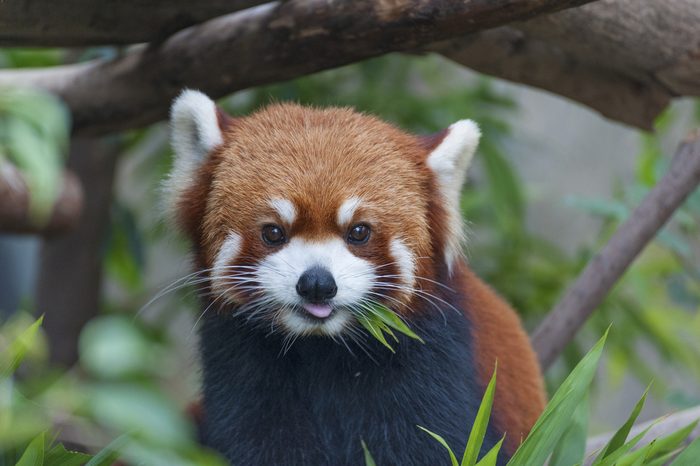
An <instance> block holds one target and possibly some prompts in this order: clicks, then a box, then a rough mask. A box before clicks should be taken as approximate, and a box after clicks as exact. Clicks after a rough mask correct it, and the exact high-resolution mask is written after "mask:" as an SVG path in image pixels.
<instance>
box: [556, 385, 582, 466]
mask: <svg viewBox="0 0 700 466" xmlns="http://www.w3.org/2000/svg"><path fill="white" fill-rule="evenodd" d="M588 410H589V407H588V397H587V396H586V397H584V399H583V401H582V402H581V404H579V406H578V407H577V408H576V411H574V415H573V417H572V419H571V423H570V425H569V427H568V428H567V429H566V432H564V435H562V437H561V439H560V440H559V443H557V446H556V447H555V448H554V451H553V452H552V457H551V458H550V460H549V466H571V465H572V464H578V463H581V462H582V461H583V458H584V456H585V454H586V439H587V434H588Z"/></svg>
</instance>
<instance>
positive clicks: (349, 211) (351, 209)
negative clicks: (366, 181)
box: [338, 196, 362, 226]
mask: <svg viewBox="0 0 700 466" xmlns="http://www.w3.org/2000/svg"><path fill="white" fill-rule="evenodd" d="M361 202H362V199H360V198H359V197H356V196H353V197H351V198H348V199H347V200H345V202H343V203H342V204H341V205H340V207H339V208H338V225H340V226H343V225H347V224H348V223H350V221H351V220H352V217H353V215H355V211H356V210H357V208H358V207H360V203H361Z"/></svg>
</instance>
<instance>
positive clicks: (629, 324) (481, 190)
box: [0, 48, 700, 464]
mask: <svg viewBox="0 0 700 466" xmlns="http://www.w3.org/2000/svg"><path fill="white" fill-rule="evenodd" d="M89 53H90V56H96V55H98V56H99V55H101V56H109V54H112V53H114V50H113V49H108V48H106V49H104V50H103V49H94V50H91V51H90V52H89ZM66 54H67V52H65V51H63V50H60V49H51V50H26V49H23V50H11V49H4V50H3V49H0V65H2V66H3V67H26V66H48V65H52V64H58V63H61V62H64V61H66V60H67V59H68V58H67V56H66ZM79 58H85V57H79ZM72 59H75V57H73V58H72ZM284 100H292V101H296V102H301V103H305V104H313V105H346V106H352V107H355V108H357V109H359V110H362V111H364V112H368V113H372V114H375V115H378V116H380V117H381V118H383V119H386V120H388V121H391V122H393V123H395V124H396V125H398V126H400V127H402V128H405V129H407V130H410V131H413V132H416V133H430V132H434V131H438V130H440V129H442V128H445V127H446V126H448V125H449V124H451V123H452V122H454V121H455V120H458V119H460V118H472V119H474V120H476V121H477V122H478V123H479V124H480V125H481V127H482V130H483V133H484V138H483V140H482V143H481V146H480V149H479V154H478V156H477V158H476V161H475V164H474V166H473V168H472V171H471V173H470V176H469V180H468V182H467V185H466V189H465V191H464V198H463V212H464V218H465V220H466V221H467V222H468V223H469V225H470V239H469V247H468V256H469V260H470V262H471V264H472V267H473V268H474V269H475V270H476V271H477V272H478V273H479V275H481V276H482V277H483V278H485V279H486V281H487V282H488V283H490V284H491V285H492V286H493V287H494V288H495V289H497V290H498V291H499V292H500V293H501V294H502V295H503V296H505V297H506V298H507V299H508V300H509V301H510V302H511V303H512V304H513V305H514V307H515V308H516V309H517V310H518V311H519V312H520V314H521V316H522V319H523V321H524V322H525V325H526V327H527V328H528V329H529V330H532V329H533V328H534V326H535V325H536V323H537V322H538V321H539V320H540V319H541V317H542V316H543V315H544V314H546V313H547V312H548V310H549V309H551V307H552V306H553V304H554V303H555V302H556V301H557V298H558V297H559V296H560V295H561V293H562V291H563V290H564V288H565V287H566V286H567V284H569V283H570V282H571V281H572V280H573V279H574V278H575V277H576V276H577V274H578V273H579V272H580V270H581V269H582V268H583V266H584V265H585V263H586V262H587V261H588V259H590V257H591V256H592V254H593V253H594V252H595V251H596V250H597V249H598V248H599V247H600V246H601V245H602V244H604V243H605V241H606V239H607V238H608V237H609V236H610V234H611V233H612V232H613V231H614V229H615V228H616V226H617V225H618V224H619V223H620V221H622V220H624V219H625V218H626V217H627V216H628V215H629V213H630V211H631V209H632V208H634V206H636V205H637V204H638V202H639V201H640V200H641V198H642V197H643V196H644V194H645V193H646V192H648V190H649V189H650V188H651V187H652V186H653V185H654V183H655V182H656V181H657V180H658V179H659V177H660V176H661V174H663V173H664V171H665V169H666V167H667V164H668V162H669V160H670V155H671V154H672V153H673V152H674V150H675V148H676V147H675V145H676V144H677V142H678V141H680V140H681V139H682V138H683V137H684V136H685V134H686V133H687V132H688V130H689V129H691V128H693V127H696V126H698V123H700V105H698V103H697V102H695V101H692V100H689V99H688V100H680V101H677V102H676V103H675V104H674V105H673V106H672V107H670V108H669V109H668V110H667V111H666V112H665V113H664V114H663V115H662V116H661V117H659V118H658V120H657V122H656V130H655V132H654V133H643V132H640V131H638V130H635V129H630V128H629V127H626V126H623V125H621V124H617V123H613V122H610V121H608V120H606V119H604V118H603V117H601V116H599V115H598V114H597V113H594V112H592V111H591V110H588V109H586V108H584V107H582V106H580V105H578V104H574V103H571V102H570V101H567V100H565V99H563V98H561V97H557V96H553V95H550V94H547V93H544V92H542V91H536V90H532V89H530V88H527V87H524V86H520V85H514V84H510V83H506V82H502V81H498V80H494V79H490V78H486V77H484V76H481V75H478V74H475V73H473V72H471V71H468V70H466V69H464V68H462V67H460V66H459V65H455V64H453V63H452V62H450V61H449V60H447V59H445V58H442V57H439V56H434V55H424V56H408V55H388V56H385V57H382V58H378V59H373V60H369V61H366V62H363V63H361V64H356V65H351V66H346V67H343V68H339V69H336V70H332V71H327V72H322V73H318V74H315V75H311V76H308V77H304V78H301V79H297V80H294V81H290V82H284V83H281V84H276V85H272V86H264V87H258V88H254V89H249V90H245V91H242V92H238V93H235V94H233V95H231V96H229V97H228V98H226V99H223V100H221V101H220V104H221V106H222V107H223V108H225V109H226V110H227V111H228V112H230V113H231V114H233V115H242V114H247V113H250V112H252V111H254V110H255V109H256V108H258V107H259V106H261V105H265V104H266V103H268V102H271V101H284ZM41 105H44V104H41ZM41 105H39V106H37V107H35V111H36V112H39V113H42V112H45V111H48V110H45V109H44V107H42V106H41ZM45 105H46V106H47V108H48V107H51V106H55V105H58V104H56V103H55V102H52V101H51V100H50V99H48V100H47V101H46V103H45ZM59 107H60V105H59ZM42 109H44V110H42ZM12 111H13V110H12V107H11V106H9V105H8V106H6V107H4V108H3V107H1V106H0V118H9V117H8V115H12ZM62 115H63V118H66V117H65V114H62ZM57 124H58V125H59V126H60V124H61V123H60V122H59V123H57ZM63 124H64V125H67V124H68V122H67V120H66V121H65V122H64V123H63ZM3 138H4V139H3ZM8 138H9V139H8ZM10 140H11V136H8V135H4V136H2V137H0V141H2V142H0V144H5V146H4V147H0V149H2V150H0V159H1V158H2V156H3V154H5V155H8V154H9V155H13V154H12V144H10V143H9V142H8V141H10ZM57 144H58V146H57V149H56V153H58V154H59V156H57V157H59V162H60V163H57V165H56V166H57V167H59V168H58V169H56V170H60V164H61V163H63V158H64V157H65V154H66V150H65V149H66V145H65V141H64V142H62V143H61V142H60V141H59V142H57ZM61 144H63V146H61ZM71 150H72V152H73V153H72V155H73V156H74V157H73V156H72V158H71V163H73V164H81V163H82V166H78V167H77V170H78V171H82V173H91V175H90V179H91V180H92V182H93V184H94V186H92V188H90V186H89V185H86V190H87V189H93V191H92V192H93V193H96V194H94V195H93V196H88V197H86V200H85V202H86V212H90V215H93V217H92V218H97V219H98V220H97V225H98V227H99V228H96V229H93V230H88V231H82V232H81V234H80V235H79V236H77V237H73V238H67V237H65V236H61V235H58V236H54V237H51V238H48V239H46V240H42V239H40V238H38V237H35V236H21V235H0V313H1V315H2V319H1V321H2V322H4V323H3V324H2V330H1V331H0V334H2V335H4V338H5V339H9V338H10V337H11V336H12V335H16V334H17V333H18V332H19V331H20V329H23V328H25V327H26V326H27V325H28V324H30V323H31V322H33V320H34V318H35V317H37V316H40V315H44V316H45V317H44V325H43V329H42V330H40V331H39V333H38V334H37V337H36V339H35V340H34V342H33V344H32V346H31V349H30V351H29V354H28V358H29V364H27V365H26V367H24V368H23V371H24V373H23V376H24V380H25V383H28V384H29V386H30V388H31V389H30V390H29V392H28V393H29V394H30V395H27V399H28V400H30V401H31V403H32V404H34V405H36V406H37V409H36V410H35V411H36V412H35V413H34V414H33V416H28V417H27V419H24V420H23V421H22V423H23V424H22V428H21V429H20V428H19V425H20V424H19V423H18V422H19V421H15V422H14V423H13V424H12V427H11V428H10V427H8V426H7V425H5V429H6V430H5V431H3V422H2V418H0V438H4V439H5V440H3V442H6V443H7V442H11V441H16V442H18V443H19V442H20V441H25V440H26V438H28V436H29V435H31V434H32V433H34V432H36V431H37V429H38V428H39V427H40V426H45V425H46V424H47V423H48V424H52V425H59V426H61V429H60V434H59V436H60V438H61V439H63V440H65V441H66V442H68V443H69V444H70V442H71V441H75V442H76V443H83V444H87V445H90V444H94V445H103V444H105V442H106V441H107V440H111V439H112V438H114V437H115V435H116V434H117V433H119V432H123V431H125V430H128V429H131V428H136V427H144V426H145V428H144V431H148V430H149V429H150V430H151V431H152V432H160V434H159V435H158V437H159V438H158V439H152V438H151V439H149V438H141V439H140V440H139V441H138V442H136V443H135V444H134V446H133V448H132V450H131V455H132V456H133V457H134V458H151V459H152V461H156V462H153V463H148V464H177V461H185V460H187V461H195V460H193V458H199V459H198V460H197V461H204V460H202V459H201V458H204V457H205V456H206V455H208V453H207V452H202V451H200V450H198V448H197V447H196V445H195V444H194V442H193V441H192V427H191V425H189V424H188V419H187V417H186V416H184V415H183V413H184V412H185V410H186V407H187V405H188V404H189V403H190V402H191V401H192V400H195V399H196V398H197V393H198V386H199V369H198V360H197V351H196V348H197V319H198V317H199V315H200V312H201V309H200V308H199V306H198V303H197V300H196V297H195V289H194V288H193V287H187V286H184V287H182V286H180V285H181V284H183V282H182V281H178V280H179V279H181V278H182V277H185V276H186V275H187V274H188V273H190V272H191V269H190V261H189V256H188V247H187V244H186V243H185V242H184V241H183V239H182V238H180V237H178V236H177V235H175V234H173V232H172V231H169V229H168V228H167V227H166V226H165V225H164V223H163V218H162V216H161V209H160V208H159V201H158V187H159V183H160V181H161V180H162V178H163V176H164V174H165V173H166V172H167V170H168V168H169V165H170V159H171V150H170V147H169V145H168V128H167V125H166V124H165V123H158V124H155V125H152V126H150V127H148V128H145V129H141V130H137V131H129V132H127V133H123V134H119V135H115V136H111V137H109V138H102V139H87V140H82V141H77V143H76V144H74V145H73V147H72V149H71ZM14 156H15V157H19V158H21V157H22V155H21V154H20V155H18V154H14ZM91 157H100V158H103V162H104V159H106V160H107V161H106V162H104V163H102V164H101V168H99V167H97V168H95V167H92V168H91V167H89V166H88V167H86V166H85V164H86V162H85V160H86V159H90V158H91ZM81 160H83V161H82V162H81ZM271 163H274V161H271ZM25 166H26V167H28V168H27V171H28V172H31V171H32V170H37V171H41V170H42V168H41V167H39V168H36V164H34V165H32V164H31V163H27V164H26V165H25ZM105 167H107V168H105ZM74 168H75V166H74ZM90 170H94V171H92V172H91V171H90ZM105 170H106V172H107V173H106V174H105ZM110 170H114V171H115V173H116V176H115V178H114V182H113V185H112V184H111V183H110V182H109V180H110V179H111V176H110V173H109V172H110ZM41 176H43V175H41ZM47 176H49V175H47ZM40 179H41V178H40ZM105 180H106V181H105ZM38 183H41V181H39V182H38ZM100 225H101V226H100ZM699 227H700V192H695V193H694V195H693V196H692V197H691V198H690V199H689V200H688V201H687V203H686V204H685V206H684V207H683V208H682V209H681V210H680V211H679V212H677V214H676V215H675V216H674V218H673V220H672V221H671V222H670V224H669V225H668V226H667V227H666V228H664V230H663V231H662V232H661V234H659V235H658V237H657V238H656V240H655V241H654V243H653V244H651V245H650V246H649V247H648V248H647V249H646V250H645V251H644V253H643V255H642V256H641V257H640V258H639V259H638V260H637V262H636V263H635V264H634V265H633V267H632V268H631V269H630V270H629V271H628V272H627V273H626V274H625V276H624V278H623V279H622V280H621V282H620V283H619V284H618V285H617V286H616V287H615V289H614V291H613V292H612V293H611V295H610V296H609V297H608V298H607V299H606V300H605V302H604V304H603V305H602V306H601V307H600V309H599V310H598V311H596V313H595V314H594V316H593V317H592V318H591V319H590V320H589V322H588V323H587V325H586V329H585V330H584V331H583V332H581V334H579V336H578V337H577V339H576V341H575V342H574V343H573V344H571V345H569V347H568V348H567V350H566V352H565V354H564V356H563V357H562V358H560V361H558V363H557V364H556V365H555V366H554V368H553V369H552V370H550V371H549V373H548V383H550V385H551V386H552V387H556V386H557V385H558V384H559V383H560V381H561V380H562V378H563V377H564V376H565V375H566V374H568V373H569V371H570V370H571V369H572V368H573V366H574V365H575V364H576V362H578V361H579V360H580V358H581V357H582V355H583V354H585V352H586V351H587V350H588V349H589V348H590V346H591V345H592V343H593V342H595V340H597V338H598V337H599V336H600V335H601V334H602V333H603V332H604V331H605V329H606V328H607V327H608V325H609V324H610V323H611V322H612V330H611V333H610V338H609V340H608V343H607V346H606V351H605V359H604V362H603V364H602V365H601V369H600V377H599V378H598V379H597V381H596V385H595V388H594V391H593V393H592V395H591V400H590V403H591V406H592V418H591V422H590V426H589V429H590V431H591V433H592V434H594V433H599V432H604V431H608V430H611V429H613V428H614V427H616V426H618V425H620V424H621V423H622V422H623V421H624V419H625V418H626V417H627V414H628V413H629V411H630V410H631V409H632V407H633V406H634V404H635V402H636V401H637V399H638V398H639V397H640V396H641V394H642V392H643V391H644V389H645V387H646V386H648V385H649V384H650V383H652V382H653V384H652V387H651V391H650V402H648V403H647V406H646V408H645V410H644V411H643V413H642V416H641V419H650V418H655V417H658V416H660V415H662V414H666V413H668V412H671V411H674V410H678V409H682V408H686V407H691V406H695V405H698V404H700V383H699V381H700V312H699V311H700V234H699ZM74 236H75V235H74ZM32 316H34V317H32ZM83 322H87V324H86V325H85V327H84V328H82V330H81V327H82V325H83ZM78 335H79V336H78ZM1 338H3V337H0V339H1ZM66 368H69V369H66ZM66 370H67V372H66ZM26 393H27V392H26V391H25V394H26ZM1 413H2V399H1V398H0V414H1ZM5 424H7V422H6V423H5ZM24 424H26V426H24ZM38 426H39V427H38ZM22 429H25V430H22ZM10 431H11V432H10ZM25 431H26V432H25ZM10 433H11V434H12V436H10ZM12 438H15V440H8V439H12ZM78 439H79V440H80V442H78ZM169 442H170V443H169ZM171 445H178V447H177V448H176V449H174V450H169V452H168V454H170V455H176V456H177V455H179V456H177V458H176V459H173V458H174V457H166V456H164V453H163V451H164V450H165V449H166V447H168V446H171ZM149 455H150V456H149ZM198 455H200V456H198ZM201 455H204V456H201ZM164 457H165V458H169V459H166V461H172V462H171V463H167V462H166V463H163V462H162V461H164V459H163V458H164ZM207 458H209V457H208V456H207ZM176 460H177V461H176ZM0 461H1V459H0ZM207 461H209V460H207ZM211 461H215V460H213V459H211ZM8 464H11V463H9V462H8ZM195 464H203V463H201V462H200V463H196V461H195Z"/></svg>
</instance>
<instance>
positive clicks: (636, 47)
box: [429, 0, 700, 129]
mask: <svg viewBox="0 0 700 466" xmlns="http://www.w3.org/2000/svg"><path fill="white" fill-rule="evenodd" d="M698 22H700V9H698V7H697V2H696V1H695V0H675V1H673V2H663V1H657V2H639V1H637V0H601V1H599V2H595V3H593V4H590V5H585V6H582V7H581V8H574V9H569V10H566V11H562V12H559V13H556V14H552V15H546V16H541V17H538V18H535V19H533V20H530V21H526V22H521V23H514V24H510V25H508V26H507V27H502V28H498V29H495V30H490V31H484V32H482V33H479V34H474V35H472V36H467V37H462V38H456V39H452V40H450V41H447V42H443V43H439V44H434V45H432V46H430V47H429V50H433V51H436V52H439V53H442V54H443V55H445V56H446V57H448V58H451V59H453V60H455V61H457V62H459V63H461V64H463V65H465V66H468V67H470V68H473V69H475V70H477V71H480V72H482V73H486V74H490V75H493V76H497V77H500V78H504V79H508V80H511V81H515V82H519V83H523V84H528V85H531V86H535V87H539V88H542V89H545V90H548V91H551V92H554V93H556V94H560V95H563V96H565V97H568V98H571V99H573V100H576V101H578V102H581V103H583V104H585V105H587V106H589V107H591V108H593V109H595V110H598V111H599V112H601V113H602V114H603V115H605V116H607V117H609V118H612V119H614V120H618V121H622V122H624V123H627V124H630V125H633V126H637V127H640V128H644V129H651V128H652V124H653V120H654V118H655V117H656V116H657V115H658V114H659V113H660V112H661V111H662V110H663V109H664V108H665V107H666V105H667V104H668V102H669V101H670V99H671V98H673V97H675V96H679V95H694V96H697V95H700V79H698V76H700V60H698V57H699V56H700V30H699V29H698V28H697V24H698Z"/></svg>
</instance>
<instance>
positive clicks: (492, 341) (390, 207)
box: [178, 105, 545, 451]
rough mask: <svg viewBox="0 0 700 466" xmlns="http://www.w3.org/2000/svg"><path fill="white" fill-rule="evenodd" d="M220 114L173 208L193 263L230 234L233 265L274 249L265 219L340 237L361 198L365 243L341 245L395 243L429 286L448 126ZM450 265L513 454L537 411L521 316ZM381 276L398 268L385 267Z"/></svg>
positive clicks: (532, 362)
mask: <svg viewBox="0 0 700 466" xmlns="http://www.w3.org/2000/svg"><path fill="white" fill-rule="evenodd" d="M222 115H223V114H222ZM222 115H219V121H220V124H221V125H222V127H223V131H224V140H225V143H224V145H223V146H222V147H221V148H218V149H216V150H215V151H214V152H213V154H212V155H211V156H210V157H209V159H208V160H207V161H206V162H205V163H204V164H203V166H202V167H201V168H200V170H199V173H198V174H197V176H198V178H197V181H196V182H195V183H194V186H192V187H191V188H189V189H188V190H186V191H185V192H184V194H183V195H182V196H181V198H180V200H179V204H178V205H179V208H180V209H179V221H180V224H181V225H182V226H183V228H184V230H185V231H186V232H187V233H188V234H189V235H190V237H191V238H192V239H193V242H194V243H195V245H196V246H197V248H198V250H197V251H198V265H199V266H200V267H202V268H205V267H209V266H211V265H212V263H213V260H214V257H215V255H216V253H217V251H218V250H219V248H220V246H221V244H222V242H223V241H224V239H225V237H226V235H227V234H228V233H229V232H231V231H235V232H237V233H239V234H240V235H241V236H242V238H243V246H242V251H243V255H242V256H241V257H239V258H237V259H236V260H237V262H239V263H253V262H255V261H257V260H259V259H261V258H263V257H264V256H266V255H267V254H270V253H271V252H274V250H272V249H271V248H270V247H269V246H266V245H265V244H264V243H263V242H262V241H261V240H260V229H261V227H262V225H263V224H265V223H268V222H274V223H279V224H282V225H283V226H284V227H285V228H286V229H287V231H288V234H289V235H290V236H292V237H303V238H308V239H321V238H329V237H331V236H337V237H340V236H342V235H343V234H344V229H345V228H347V226H339V225H337V223H336V215H337V212H338V208H339V207H340V205H341V204H342V203H343V202H344V201H345V200H347V199H348V198H350V197H353V196H357V197H360V198H361V199H362V200H363V203H362V204H361V207H360V209H358V211H357V212H356V214H355V218H356V220H361V221H367V222H369V223H370V225H371V226H372V241H371V242H370V243H368V245H367V246H364V247H356V246H349V247H350V248H351V250H352V252H353V253H354V254H356V255H358V256H360V257H364V258H366V259H367V260H370V261H372V262H373V263H375V264H376V265H382V264H387V263H390V262H393V261H394V260H395V259H394V258H392V257H391V256H390V255H389V252H388V251H389V246H388V245H389V241H390V240H391V239H392V238H397V237H398V238H401V239H402V240H403V241H404V242H405V243H406V245H407V246H408V247H409V249H410V250H411V251H412V252H413V254H414V255H415V257H416V258H417V260H416V270H415V275H416V277H419V278H418V282H417V284H416V286H417V287H418V288H421V289H423V290H426V291H428V292H431V291H432V288H433V286H432V285H431V282H430V280H433V279H435V278H436V277H437V276H438V272H440V271H439V270H438V268H439V267H443V268H444V267H445V264H444V260H442V257H443V250H444V245H445V242H446V235H447V234H448V228H447V212H446V211H445V209H444V200H443V199H442V197H441V194H440V193H439V192H438V190H437V187H436V180H435V179H434V175H433V173H432V172H431V171H430V170H429V169H428V167H427V166H426V163H425V161H426V158H427V156H428V154H429V153H430V151H431V150H432V149H433V148H434V147H435V146H436V145H437V144H439V143H440V141H441V140H442V138H443V137H444V136H445V134H446V132H441V133H438V134H437V135H435V136H433V137H428V138H417V137H415V136H411V135H408V134H406V133H404V132H403V131H400V130H398V129H397V128H395V127H393V126H391V125H389V124H387V123H384V122H382V121H380V120H378V119H376V118H373V117H370V116H367V115H362V114H358V113H356V112H353V111H352V110H349V109H337V108H329V109H309V108H306V107H300V106H297V105H274V106H270V107H268V108H266V109H264V110H262V111H260V112H258V113H255V114H253V115H251V116H249V117H245V118H240V119H236V120H231V119H226V118H224V117H223V116H222ZM281 167H283V169H281ZM290 167H291V169H290ZM273 198H283V199H288V200H290V201H292V203H293V204H294V205H295V207H296V211H297V218H296V220H295V222H294V224H293V225H284V222H282V220H281V219H280V218H278V214H277V213H276V212H275V211H274V209H272V208H271V207H270V206H269V204H268V201H269V200H270V199H273ZM455 267H456V268H457V269H458V270H456V271H455V276H456V277H458V279H459V280H461V283H460V288H461V290H462V291H463V292H464V294H465V296H466V297H467V300H468V303H469V305H468V306H466V307H467V309H469V312H468V315H467V318H468V319H469V321H470V322H471V323H472V329H473V338H474V344H475V354H477V355H478V356H477V357H478V358H479V359H478V361H477V367H478V374H477V376H478V378H479V380H480V381H482V382H483V383H484V384H485V382H486V381H488V380H489V378H490V377H491V373H492V371H493V367H494V363H495V362H496V360H498V367H499V369H498V383H497V390H496V402H495V407H494V418H495V422H496V423H497V424H498V427H499V428H500V429H501V430H504V431H505V430H507V431H508V436H507V437H506V446H507V448H508V450H510V451H513V450H514V449H515V448H516V447H517V445H518V443H519V442H520V440H521V438H522V437H524V436H525V435H527V433H528V432H529V430H530V428H531V427H532V425H533V423H534V422H535V420H536V419H537V417H538V416H539V414H540V412H541V411H542V409H543V407H544V403H545V396H544V389H543V386H542V378H541V374H540V370H539V367H538V364H537V361H536V359H535V356H534V353H533V351H532V349H531V347H530V344H529V341H528V337H527V335H526V334H525V333H524V331H523V329H522V327H521V325H520V321H519V319H518V316H517V315H516V314H515V313H514V312H513V310H512V309H511V308H510V307H509V306H508V305H507V304H506V303H505V302H504V301H503V300H502V299H501V298H499V297H498V295H497V294H496V293H494V292H493V291H492V290H491V289H490V288H488V286H486V285H485V284H484V283H483V282H481V281H480V280H479V278H478V277H476V276H475V275H474V274H473V273H472V272H471V271H470V270H469V268H468V267H467V265H466V263H464V262H463V261H462V260H459V261H458V264H455ZM383 273H387V274H391V275H396V273H397V271H396V269H395V267H394V268H392V267H388V268H386V269H384V270H383ZM422 278H424V279H426V280H422ZM403 297H404V296H402V298H403ZM420 307H421V308H423V309H426V312H427V311H429V310H430V309H431V307H430V306H420ZM410 309H411V306H410V301H407V306H406V307H405V308H404V309H396V310H397V311H399V312H403V313H404V314H408V313H409V312H410Z"/></svg>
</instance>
